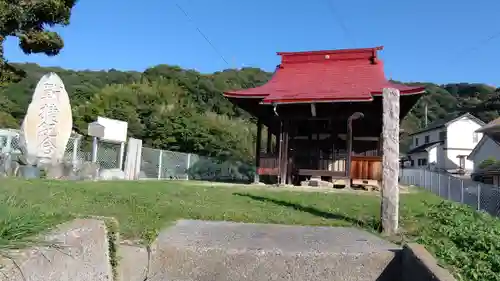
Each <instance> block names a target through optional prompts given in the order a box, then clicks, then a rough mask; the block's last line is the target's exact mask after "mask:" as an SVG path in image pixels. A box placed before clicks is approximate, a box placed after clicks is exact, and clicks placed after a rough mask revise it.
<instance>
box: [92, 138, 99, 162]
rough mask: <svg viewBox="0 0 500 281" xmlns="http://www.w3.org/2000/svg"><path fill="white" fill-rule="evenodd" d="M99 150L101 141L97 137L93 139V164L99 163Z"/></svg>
mask: <svg viewBox="0 0 500 281" xmlns="http://www.w3.org/2000/svg"><path fill="white" fill-rule="evenodd" d="M98 148H99V140H98V138H97V137H93V139H92V163H96V162H97V150H98Z"/></svg>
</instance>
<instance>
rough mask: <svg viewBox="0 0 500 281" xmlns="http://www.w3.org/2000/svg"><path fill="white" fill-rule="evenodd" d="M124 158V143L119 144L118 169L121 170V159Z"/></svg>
mask: <svg viewBox="0 0 500 281" xmlns="http://www.w3.org/2000/svg"><path fill="white" fill-rule="evenodd" d="M124 156H125V143H124V142H121V143H120V156H119V157H118V169H120V170H123V157H124Z"/></svg>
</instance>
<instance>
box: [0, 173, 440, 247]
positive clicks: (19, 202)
mask: <svg viewBox="0 0 500 281" xmlns="http://www.w3.org/2000/svg"><path fill="white" fill-rule="evenodd" d="M429 200H431V201H433V200H434V201H436V200H437V199H436V198H435V197H434V196H432V195H428V194H424V193H417V194H408V195H402V202H403V204H402V206H403V207H402V216H403V217H408V218H411V217H414V216H415V215H417V213H421V212H422V211H424V210H425V208H423V204H422V202H423V201H429ZM0 202H2V203H3V204H2V205H1V206H0V208H2V209H3V210H1V209H0V227H1V228H3V229H4V231H3V232H1V233H0V237H2V238H3V239H9V240H12V238H15V235H18V234H16V233H15V230H14V229H15V228H16V229H25V230H22V231H21V232H27V233H25V234H21V233H19V235H21V236H25V235H27V234H31V233H33V232H37V231H40V229H45V228H47V227H48V226H51V225H53V224H54V223H57V222H61V221H64V220H68V219H70V218H71V217H73V216H74V215H101V216H113V217H116V218H117V219H118V221H119V222H120V228H121V229H120V231H121V233H122V235H123V236H124V237H126V238H142V237H145V236H148V237H149V236H150V234H152V233H155V232H156V231H157V230H158V229H160V228H162V227H164V226H165V225H166V224H168V223H169V222H171V221H174V220H177V219H180V218H189V219H205V220H231V221H243V222H262V223H281V224H303V225H336V226H339V225H357V226H361V227H365V228H370V229H373V228H376V226H377V225H376V223H375V221H376V220H377V218H378V217H379V209H380V205H379V204H380V201H379V198H378V197H377V196H368V195H356V194H344V193H342V194H337V193H327V194H324V193H316V192H295V191H269V190H257V189H241V188H230V187H210V186H206V187H203V186H193V185H190V184H185V183H184V184H182V183H176V182H153V181H148V182H64V181H24V180H17V179H2V180H1V181H0ZM408 221H409V220H408ZM403 222H404V221H403ZM6 229H7V231H6ZM9 229H12V230H9Z"/></svg>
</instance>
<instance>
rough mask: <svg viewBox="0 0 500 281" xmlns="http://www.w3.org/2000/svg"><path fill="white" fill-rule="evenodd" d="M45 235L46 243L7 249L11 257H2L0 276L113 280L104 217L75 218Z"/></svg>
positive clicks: (25, 280)
mask: <svg viewBox="0 0 500 281" xmlns="http://www.w3.org/2000/svg"><path fill="white" fill-rule="evenodd" d="M42 238H45V239H44V240H45V241H46V242H45V243H42V244H43V245H44V246H39V247H31V248H29V249H24V250H19V251H15V252H14V251H13V252H9V253H7V254H8V255H9V256H10V257H11V258H10V259H7V258H4V259H2V260H1V261H0V280H2V281H4V280H5V281H7V280H9V281H66V280H68V281H69V280H71V281H89V280H92V281H110V280H113V270H112V267H111V262H110V255H109V241H108V231H107V228H106V224H105V223H104V222H103V221H102V220H96V219H76V220H74V221H72V222H69V223H66V224H63V225H61V226H59V227H58V228H57V229H56V230H55V231H53V232H51V233H50V234H48V235H46V236H45V237H42ZM4 254H5V253H4Z"/></svg>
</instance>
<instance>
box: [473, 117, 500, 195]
mask: <svg viewBox="0 0 500 281" xmlns="http://www.w3.org/2000/svg"><path fill="white" fill-rule="evenodd" d="M476 132H477V133H482V134H483V137H482V138H481V140H480V141H479V143H478V144H477V146H476V147H475V148H474V149H473V150H472V152H471V153H470V154H469V156H468V157H467V158H468V159H469V160H470V161H472V162H473V163H474V175H477V176H480V177H481V178H483V179H484V180H486V181H487V182H490V183H495V184H497V185H498V184H499V183H500V118H497V119H495V120H493V121H491V122H490V123H488V124H486V125H484V126H483V127H481V128H480V129H478V130H477V131H476ZM485 160H488V161H489V162H490V164H492V165H487V166H484V165H483V164H484V162H485ZM495 161H496V163H495Z"/></svg>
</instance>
